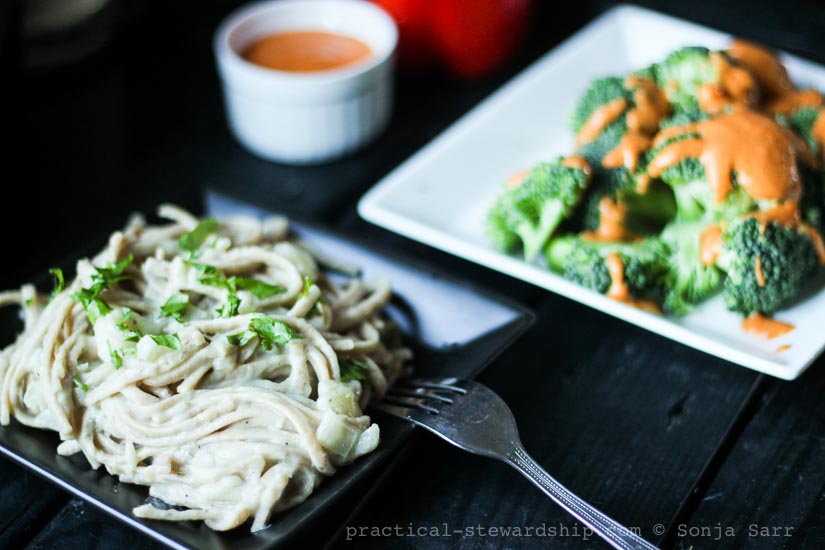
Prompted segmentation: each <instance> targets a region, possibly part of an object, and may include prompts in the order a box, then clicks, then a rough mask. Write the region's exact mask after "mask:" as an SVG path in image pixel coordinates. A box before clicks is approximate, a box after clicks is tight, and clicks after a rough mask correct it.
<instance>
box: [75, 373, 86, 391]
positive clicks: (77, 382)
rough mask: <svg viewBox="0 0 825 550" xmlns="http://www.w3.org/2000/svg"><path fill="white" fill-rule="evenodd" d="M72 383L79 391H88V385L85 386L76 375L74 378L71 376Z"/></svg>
mask: <svg viewBox="0 0 825 550" xmlns="http://www.w3.org/2000/svg"><path fill="white" fill-rule="evenodd" d="M72 382H74V385H75V386H77V387H78V388H80V389H81V390H83V391H89V386H88V384H86V383H85V382H84V381H83V380H81V379H80V377H79V376H78V375H76V374H75V375H74V376H72Z"/></svg>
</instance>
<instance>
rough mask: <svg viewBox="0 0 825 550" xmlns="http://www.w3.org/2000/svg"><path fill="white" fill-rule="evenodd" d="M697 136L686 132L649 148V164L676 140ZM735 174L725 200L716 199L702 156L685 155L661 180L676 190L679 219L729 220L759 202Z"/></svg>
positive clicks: (666, 171) (665, 171) (669, 168)
mask: <svg viewBox="0 0 825 550" xmlns="http://www.w3.org/2000/svg"><path fill="white" fill-rule="evenodd" d="M696 137H698V136H697V134H695V133H692V132H686V133H684V134H679V135H677V136H674V137H673V138H671V139H668V140H666V141H665V142H664V143H662V144H661V145H659V146H657V147H655V148H654V149H651V150H650V151H648V154H647V159H646V164H649V163H650V162H651V161H652V160H653V159H654V158H655V157H656V155H658V153H659V152H660V151H661V150H662V149H664V148H666V147H668V146H669V145H671V144H672V143H674V142H677V141H681V140H684V139H693V138H696ZM731 177H732V178H733V180H734V188H733V190H731V192H730V193H728V195H727V197H725V198H724V199H723V200H722V201H721V202H716V197H715V196H714V194H713V189H712V188H711V186H710V184H709V183H708V181H707V176H706V174H705V167H704V166H703V165H702V163H701V161H700V160H699V159H698V158H696V157H685V158H684V159H682V160H681V161H679V162H678V163H677V164H674V165H673V166H669V167H668V168H666V169H665V170H664V171H663V172H662V174H661V180H662V181H663V182H664V183H666V184H667V185H668V186H669V187H670V188H671V189H672V190H673V193H674V195H675V201H676V219H678V220H682V221H687V220H698V219H701V218H705V217H712V218H714V219H716V220H729V219H734V218H736V217H739V216H741V215H742V214H745V213H747V212H750V211H752V210H755V209H756V208H757V202H756V201H755V200H754V199H753V198H752V197H751V196H750V195H749V194H748V193H747V191H745V190H744V189H743V188H742V187H740V186H738V185H735V183H736V174H735V173H734V174H732V176H731Z"/></svg>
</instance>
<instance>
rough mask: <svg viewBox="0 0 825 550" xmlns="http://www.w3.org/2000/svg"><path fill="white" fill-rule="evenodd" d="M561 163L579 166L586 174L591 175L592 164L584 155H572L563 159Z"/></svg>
mask: <svg viewBox="0 0 825 550" xmlns="http://www.w3.org/2000/svg"><path fill="white" fill-rule="evenodd" d="M561 165H562V166H564V167H565V168H578V169H579V170H581V171H582V172H584V173H585V175H586V176H588V177H589V176H590V173H591V171H592V170H591V169H590V164H589V163H588V162H587V160H585V158H584V157H580V156H577V155H573V156H572V157H566V158H565V159H564V160H562V161H561Z"/></svg>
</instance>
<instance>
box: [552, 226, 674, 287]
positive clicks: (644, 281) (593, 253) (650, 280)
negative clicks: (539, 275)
mask: <svg viewBox="0 0 825 550" xmlns="http://www.w3.org/2000/svg"><path fill="white" fill-rule="evenodd" d="M614 253H615V254H618V256H619V258H620V259H621V261H622V266H623V267H624V274H623V276H624V283H625V285H627V288H628V290H629V291H630V294H631V295H632V297H633V298H639V299H642V298H643V299H652V300H656V301H657V302H658V301H659V300H660V299H661V295H662V287H661V284H660V283H661V281H662V278H663V276H664V273H665V271H666V263H665V258H666V253H667V249H666V247H665V246H664V244H663V243H662V242H661V241H660V240H659V239H658V238H656V237H649V238H647V239H643V240H641V241H637V242H634V243H620V242H605V241H594V240H589V239H586V238H583V237H581V236H578V235H568V236H563V237H558V238H555V239H553V240H552V241H551V242H550V245H549V246H548V247H547V249H546V251H545V256H546V258H547V263H548V265H549V266H550V268H551V269H553V270H554V271H556V272H558V273H561V274H562V275H563V276H564V278H565V279H568V280H570V281H573V282H575V283H577V284H579V285H582V286H584V287H586V288H589V289H590V290H594V291H596V292H598V293H600V294H607V292H608V290H609V289H610V285H611V284H612V281H613V279H612V277H611V275H610V269H609V267H608V265H607V258H608V257H609V256H610V255H611V254H614Z"/></svg>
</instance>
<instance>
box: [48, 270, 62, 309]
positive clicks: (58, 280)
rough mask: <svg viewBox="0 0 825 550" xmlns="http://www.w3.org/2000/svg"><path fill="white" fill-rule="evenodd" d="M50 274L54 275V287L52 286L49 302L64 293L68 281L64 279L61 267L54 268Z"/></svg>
mask: <svg viewBox="0 0 825 550" xmlns="http://www.w3.org/2000/svg"><path fill="white" fill-rule="evenodd" d="M49 273H51V274H52V279H53V280H54V285H53V286H52V294H51V296H49V301H50V302H51V301H52V300H54V297H55V296H57V295H58V294H60V293H61V292H63V289H64V288H66V280H65V279H64V278H63V270H62V269H60V268H59V267H53V268H51V269H50V270H49Z"/></svg>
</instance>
